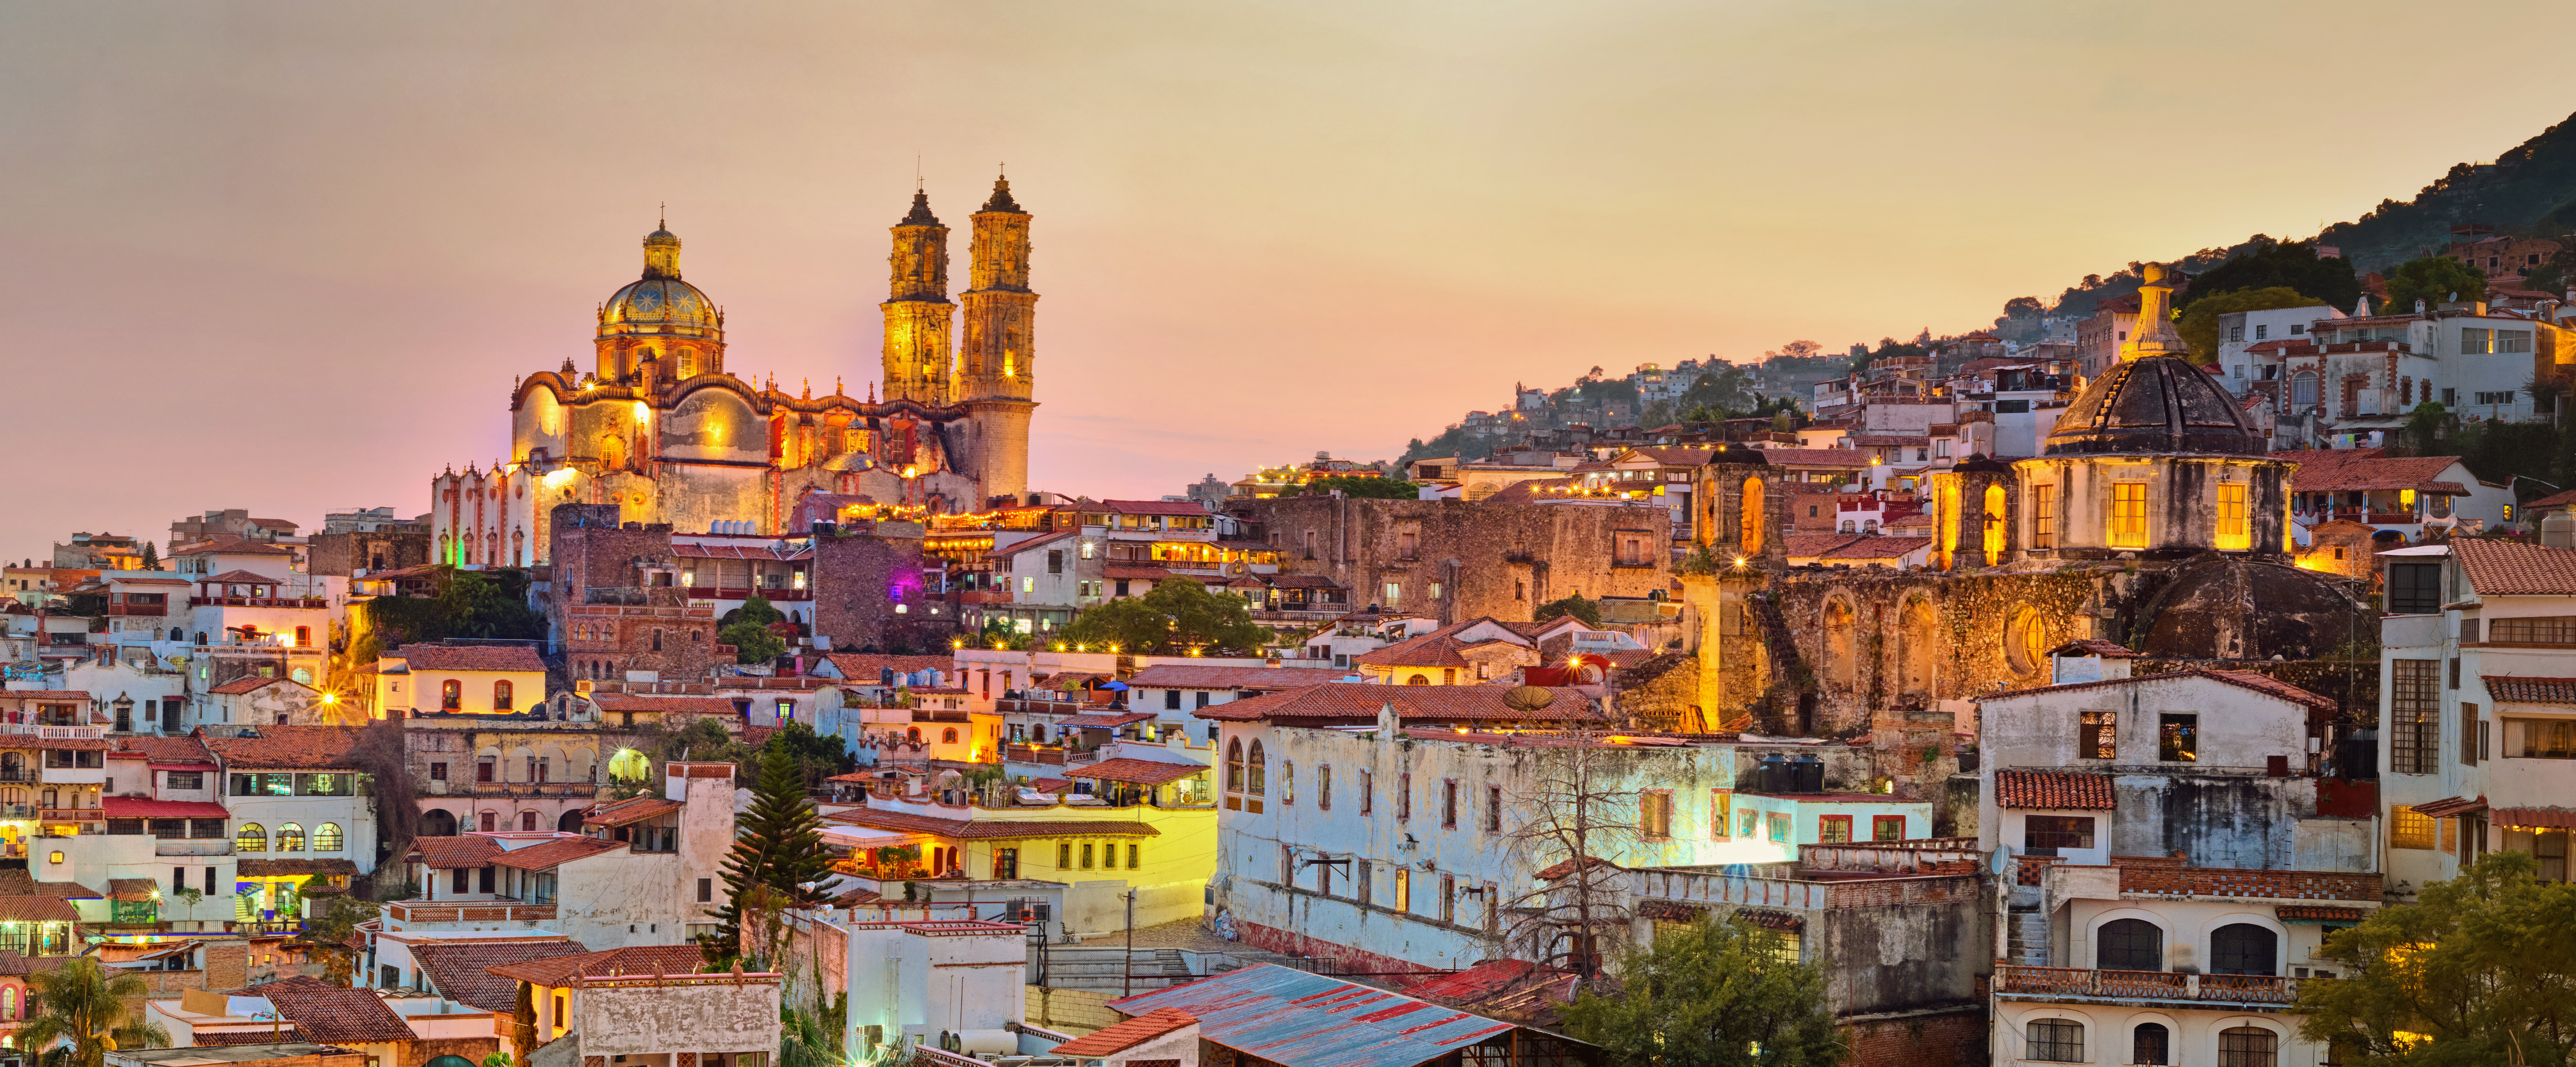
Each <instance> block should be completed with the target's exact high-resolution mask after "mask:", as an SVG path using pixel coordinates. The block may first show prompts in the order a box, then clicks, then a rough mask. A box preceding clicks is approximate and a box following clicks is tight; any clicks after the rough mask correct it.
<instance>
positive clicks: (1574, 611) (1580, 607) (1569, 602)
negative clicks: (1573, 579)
mask: <svg viewBox="0 0 2576 1067" xmlns="http://www.w3.org/2000/svg"><path fill="white" fill-rule="evenodd" d="M1568 615H1572V616H1574V617H1575V618H1578V619H1581V620H1583V624H1584V625H1585V626H1599V625H1601V605H1600V604H1599V603H1596V602H1594V601H1590V600H1585V599H1583V594H1581V593H1575V594H1572V595H1570V596H1566V597H1563V598H1560V599H1556V600H1551V601H1548V602H1547V603H1545V604H1541V605H1539V606H1538V611H1537V612H1535V613H1533V614H1532V616H1531V617H1532V618H1535V619H1537V620H1538V621H1540V622H1546V621H1548V620H1549V619H1560V618H1564V617H1565V616H1568Z"/></svg>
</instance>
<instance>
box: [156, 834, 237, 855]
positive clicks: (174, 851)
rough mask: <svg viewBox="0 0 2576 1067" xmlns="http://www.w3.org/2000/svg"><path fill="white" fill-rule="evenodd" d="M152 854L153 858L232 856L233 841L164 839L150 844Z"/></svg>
mask: <svg viewBox="0 0 2576 1067" xmlns="http://www.w3.org/2000/svg"><path fill="white" fill-rule="evenodd" d="M152 854H153V855H155V856H229V855H232V854H233V839H232V838H229V837H226V838H210V837H195V838H186V839H179V838H167V837H165V838H162V839H160V840H158V841H154V842H153V843H152Z"/></svg>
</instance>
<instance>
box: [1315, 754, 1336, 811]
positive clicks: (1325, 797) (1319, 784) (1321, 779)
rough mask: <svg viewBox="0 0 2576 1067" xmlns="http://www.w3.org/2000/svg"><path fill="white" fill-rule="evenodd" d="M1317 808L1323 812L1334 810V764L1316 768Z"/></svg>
mask: <svg viewBox="0 0 2576 1067" xmlns="http://www.w3.org/2000/svg"><path fill="white" fill-rule="evenodd" d="M1315 807H1316V808H1317V809H1318V810H1322V811H1331V810H1333V765H1332V764H1329V763H1327V764H1323V765H1322V766H1319V767H1316V768H1315Z"/></svg>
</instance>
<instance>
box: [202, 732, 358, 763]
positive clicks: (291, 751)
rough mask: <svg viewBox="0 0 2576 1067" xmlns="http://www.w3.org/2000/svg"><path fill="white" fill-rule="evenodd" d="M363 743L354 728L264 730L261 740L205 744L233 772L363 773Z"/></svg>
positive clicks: (220, 740)
mask: <svg viewBox="0 0 2576 1067" xmlns="http://www.w3.org/2000/svg"><path fill="white" fill-rule="evenodd" d="M359 739H360V734H359V731H358V729H357V728H356V727H350V726H262V727H259V736H258V737H207V738H206V739H205V743H206V748H207V749H208V750H209V751H211V752H213V753H214V754H215V756H216V757H217V758H219V759H221V760H223V761H224V766H225V767H227V768H229V769H239V770H285V769H297V770H348V771H362V770H365V769H366V765H365V764H364V763H363V762H362V761H360V760H359V759H358V742H359Z"/></svg>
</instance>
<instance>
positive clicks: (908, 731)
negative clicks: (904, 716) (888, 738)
mask: <svg viewBox="0 0 2576 1067" xmlns="http://www.w3.org/2000/svg"><path fill="white" fill-rule="evenodd" d="M903 735H904V740H906V741H910V742H912V743H913V744H916V745H918V744H920V743H921V727H918V726H908V727H905V728H904V731H903Z"/></svg>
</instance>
